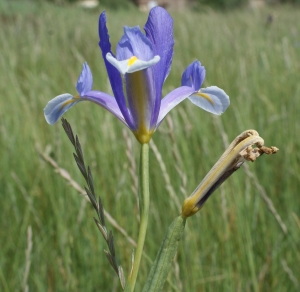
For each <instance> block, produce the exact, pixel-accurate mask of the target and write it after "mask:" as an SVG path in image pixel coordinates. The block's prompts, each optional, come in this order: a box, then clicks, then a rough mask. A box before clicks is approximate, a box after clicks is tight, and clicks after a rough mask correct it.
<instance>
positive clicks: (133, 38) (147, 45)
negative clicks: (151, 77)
mask: <svg viewBox="0 0 300 292" xmlns="http://www.w3.org/2000/svg"><path fill="white" fill-rule="evenodd" d="M132 56H136V57H137V58H138V59H140V60H143V61H149V60H151V59H152V58H153V57H154V54H153V50H152V44H151V42H150V40H149V39H148V38H147V37H146V36H145V35H144V34H143V33H142V32H141V30H140V28H139V27H138V26H135V27H128V26H125V27H124V35H123V37H122V38H121V40H120V42H119V43H118V45H117V59H118V60H119V61H122V60H126V59H129V58H131V57H132Z"/></svg>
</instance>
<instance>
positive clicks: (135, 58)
mask: <svg viewBox="0 0 300 292" xmlns="http://www.w3.org/2000/svg"><path fill="white" fill-rule="evenodd" d="M137 60H138V58H137V57H136V56H132V57H131V58H130V59H129V60H128V66H132V65H133V64H134V63H135V62H136V61H137Z"/></svg>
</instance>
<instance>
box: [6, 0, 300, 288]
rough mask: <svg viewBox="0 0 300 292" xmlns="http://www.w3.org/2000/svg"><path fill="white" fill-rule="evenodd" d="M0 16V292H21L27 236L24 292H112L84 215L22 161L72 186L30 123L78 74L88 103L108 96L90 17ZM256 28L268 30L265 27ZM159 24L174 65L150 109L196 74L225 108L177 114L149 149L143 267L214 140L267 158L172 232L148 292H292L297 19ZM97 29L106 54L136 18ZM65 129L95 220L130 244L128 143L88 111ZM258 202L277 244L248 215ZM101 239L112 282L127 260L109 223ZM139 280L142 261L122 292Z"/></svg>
mask: <svg viewBox="0 0 300 292" xmlns="http://www.w3.org/2000/svg"><path fill="white" fill-rule="evenodd" d="M0 3H1V13H0V26H1V29H0V68H1V83H0V87H1V90H0V93H1V98H0V147H1V159H0V190H1V203H0V206H1V208H0V246H1V248H0V290H1V291H5V292H8V291H21V290H22V291H23V290H24V283H23V282H24V272H25V267H26V256H25V251H26V249H27V246H28V243H27V230H28V227H29V226H31V227H32V243H33V246H32V250H31V253H30V260H31V262H30V263H31V265H30V269H29V275H28V279H27V280H26V281H25V282H26V284H27V285H28V287H29V291H109V292H110V291H120V286H119V282H118V278H117V276H116V275H114V272H113V270H112V268H111V267H110V266H109V264H108V262H107V259H106V258H105V255H104V253H103V249H105V248H106V246H105V244H104V240H103V239H102V237H101V235H100V233H99V232H98V231H97V228H96V226H95V224H94V220H93V217H94V216H95V214H94V211H93V210H92V208H91V206H90V205H89V204H84V199H82V197H80V196H79V194H78V193H77V192H76V191H75V190H73V189H72V188H71V187H70V186H68V184H67V183H66V182H65V181H64V179H63V178H61V177H60V176H59V175H57V174H56V173H55V172H54V171H53V169H52V168H51V167H50V166H49V165H48V164H47V163H46V162H45V161H44V160H43V159H41V157H40V155H39V153H38V152H37V146H38V145H39V147H40V148H41V149H43V150H45V149H47V153H49V155H50V156H51V157H52V158H53V159H55V161H56V162H57V163H58V164H59V165H60V167H62V168H64V169H66V170H67V171H68V172H69V173H70V174H71V176H72V177H73V178H74V179H75V180H76V181H77V182H78V183H79V184H80V185H82V186H83V185H84V180H83V178H82V177H81V175H80V173H79V171H78V169H77V167H76V165H75V162H74V161H73V157H72V152H73V148H72V145H71V143H70V142H69V141H68V138H67V137H66V135H65V133H64V131H63V129H62V127H61V125H60V123H57V124H56V125H55V126H49V125H48V124H47V123H46V122H45V120H44V116H43V108H44V107H45V105H46V104H47V102H48V101H49V100H50V99H51V98H53V97H55V96H56V95H58V94H61V93H64V92H70V93H75V87H74V85H75V84H76V81H77V77H78V74H79V72H80V70H81V66H82V63H83V62H84V61H87V62H88V63H89V65H90V67H91V70H92V72H93V77H94V88H95V89H99V90H102V91H105V92H111V89H110V85H109V82H108V79H107V75H106V71H105V67H104V64H103V60H102V57H101V53H100V50H99V48H98V45H97V43H98V34H97V23H98V17H99V14H100V12H101V11H102V10H103V7H100V8H97V9H96V10H92V11H87V10H83V9H79V8H78V7H75V6H72V7H58V6H51V5H49V4H45V3H40V4H33V2H24V1H21V2H16V1H6V2H4V1H3V0H2V2H0ZM269 15H272V17H273V22H272V23H267V18H268V16H269ZM172 16H173V18H174V31H175V40H176V43H175V54H174V59H173V65H172V70H171V73H170V75H169V77H168V79H167V81H166V83H165V85H164V89H163V91H164V94H166V93H168V92H169V91H170V90H172V89H174V88H176V87H178V86H179V85H180V78H181V74H182V72H183V70H184V69H185V68H186V66H187V65H188V64H190V63H191V62H192V61H193V60H194V59H196V58H197V59H199V60H200V61H201V62H202V64H203V65H204V66H205V67H206V70H207V72H206V79H205V84H204V86H210V85H217V86H219V87H221V88H223V89H224V90H225V91H226V92H227V93H228V95H229V96H230V98H231V105H230V107H229V108H228V110H227V111H226V113H225V114H224V115H222V116H221V117H214V116H212V115H211V114H209V113H206V112H204V111H202V110H201V109H199V108H196V107H194V106H193V105H192V104H191V103H190V102H189V101H188V100H186V101H184V102H183V103H182V104H180V105H179V106H178V107H176V109H174V110H173V111H172V112H171V113H170V114H169V116H168V118H167V119H166V120H165V121H164V122H163V123H162V125H161V127H160V128H159V130H158V131H157V132H156V133H155V135H154V136H153V141H154V143H155V145H156V147H157V149H158V151H159V153H160V154H161V157H162V160H163V163H164V165H165V170H164V169H163V168H162V161H158V160H157V158H156V157H157V156H156V155H155V153H154V152H153V150H151V151H150V174H151V178H150V180H151V183H150V188H151V211H150V221H149V229H148V234H147V238H146V244H145V252H146V253H147V255H148V256H150V258H152V259H154V257H155V255H156V252H157V250H158V247H159V245H160V242H161V240H162V238H163V235H164V232H165V231H166V229H167V227H168V226H169V224H170V223H171V222H172V220H173V219H174V218H175V217H176V216H177V215H178V214H180V207H179V206H178V204H177V203H176V200H174V199H173V198H172V194H173V193H174V194H175V195H176V197H177V198H178V201H179V202H180V203H181V202H183V200H184V198H186V197H187V196H188V195H189V194H190V193H191V192H192V191H193V190H194V188H195V187H196V186H197V185H198V184H199V183H200V181H201V180H202V178H203V177H204V176H205V174H206V173H207V172H208V171H209V169H210V168H211V166H212V165H213V164H214V163H215V161H216V160H217V159H218V158H219V157H220V155H221V154H222V152H223V150H224V147H225V145H224V144H226V139H228V140H229V142H230V141H231V140H233V139H234V138H235V137H236V136H237V135H238V134H239V133H241V132H242V131H244V130H247V129H256V130H257V131H258V132H259V133H260V135H261V136H262V137H263V138H264V139H265V144H266V145H267V146H271V145H274V146H277V147H278V148H279V149H280V151H279V153H278V154H276V155H275V156H272V157H271V156H266V155H264V156H263V157H261V158H260V159H259V160H258V161H256V162H255V163H254V164H251V163H248V164H247V165H248V167H249V169H250V172H251V174H253V175H254V178H253V177H252V176H251V174H250V175H249V173H247V172H246V171H245V169H244V168H242V169H241V170H239V171H238V172H237V173H235V174H234V175H233V176H232V177H231V178H229V179H228V181H226V182H225V183H224V185H222V187H221V188H220V189H219V190H217V191H216V192H215V194H214V195H213V196H212V197H211V198H210V199H209V200H208V202H207V203H206V204H205V206H204V208H203V209H202V210H201V212H199V213H197V214H196V215H195V216H193V217H191V218H189V219H188V221H187V226H186V231H185V235H184V238H183V240H182V242H181V243H180V246H179V250H178V254H177V257H176V259H175V263H174V267H173V268H172V272H171V273H170V276H169V282H168V283H166V285H165V287H164V291H188V292H189V291H191V292H194V291H280V292H282V291H299V289H300V279H299V275H300V249H299V248H300V199H299V189H300V182H299V178H300V177H299V171H300V165H299V162H300V155H299V146H300V139H299V130H300V129H299V127H300V123H299V113H300V105H299V99H300V82H299V81H300V80H299V76H300V21H299V19H300V11H299V9H295V8H293V7H269V8H266V9H264V10H259V11H252V10H247V9H245V10H243V11H239V10H238V11H236V10H235V11H228V12H226V13H221V12H213V11H210V10H205V11H204V12H202V13H197V14H196V13H192V12H188V11H186V12H182V13H175V12H173V13H172ZM107 18H108V28H109V32H110V35H111V41H112V44H113V46H115V45H116V43H117V41H118V40H119V38H120V37H121V35H122V27H123V26H124V25H130V26H133V25H137V24H139V25H140V26H141V27H143V25H144V23H145V21H146V19H147V14H146V13H142V12H139V11H137V10H134V9H132V10H128V11H107ZM65 118H67V119H68V121H69V122H70V123H71V125H72V126H73V129H74V131H75V133H77V134H78V135H79V137H80V140H81V143H82V147H83V150H84V154H85V158H86V162H87V163H88V164H89V165H90V166H91V168H92V172H93V175H94V180H95V186H96V193H97V195H99V196H101V198H102V200H103V203H104V207H105V209H106V210H107V211H108V212H109V213H110V214H111V215H112V216H114V217H115V218H116V220H117V221H118V222H119V224H120V225H121V226H122V227H123V228H125V229H126V231H127V232H128V234H129V235H130V236H131V237H133V238H134V239H135V240H136V239H137V231H138V223H137V217H138V214H139V212H138V209H137V205H136V198H135V195H134V193H135V190H134V188H133V187H132V186H134V179H135V178H134V177H133V176H132V175H131V174H130V170H134V169H135V168H136V169H135V171H137V168H138V156H139V145H138V143H137V142H136V141H135V139H134V137H133V135H132V134H131V133H130V131H129V130H128V129H125V128H124V126H123V125H122V124H121V123H120V122H119V121H118V120H117V119H116V118H114V117H113V116H112V115H111V114H109V113H108V112H106V111H105V110H103V109H101V108H100V107H97V106H95V105H94V104H90V103H82V104H80V105H78V106H76V107H75V108H73V109H72V110H71V111H70V112H68V113H67V114H65ZM124 135H125V138H124ZM130 143H131V145H132V146H131V147H129V146H128V145H129V144H130ZM152 149H153V148H152ZM126 151H127V152H129V153H130V156H131V157H132V159H133V160H132V161H131V162H130V159H129V158H128V155H127V154H126ZM166 176H168V177H169V180H170V183H168V178H166ZM166 179H167V180H166ZM256 179H257V180H258V182H259V183H257V182H256ZM264 193H266V194H267V195H268V197H269V198H270V200H271V201H272V203H273V205H274V207H275V209H276V212H277V214H278V215H279V216H280V218H281V219H282V221H283V223H284V224H285V226H286V228H287V233H284V232H283V230H282V228H281V227H280V225H279V224H278V221H277V220H276V218H275V217H274V214H273V213H271V212H270V211H269V208H268V205H267V204H266V202H265V201H264V200H263V199H262V195H263V194H264ZM108 228H109V229H112V230H113V233H114V237H115V244H116V249H117V250H116V253H117V257H118V259H119V262H120V264H121V265H122V267H123V268H124V271H125V275H126V276H127V275H128V272H129V270H130V264H131V253H132V249H133V247H132V245H131V244H130V243H129V242H128V241H127V240H126V239H125V238H124V236H123V235H122V234H120V233H119V232H118V230H116V229H114V228H112V227H111V226H110V224H109V223H108ZM27 263H28V262H27ZM149 269H150V263H149V262H148V261H147V260H145V259H144V260H143V262H142V264H141V270H140V273H139V276H138V282H137V287H136V291H141V288H142V286H143V283H144V282H145V279H146V278H147V274H148V272H149ZM170 283H172V284H170ZM24 291H25V290H24Z"/></svg>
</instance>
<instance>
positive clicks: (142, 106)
mask: <svg viewBox="0 0 300 292" xmlns="http://www.w3.org/2000/svg"><path fill="white" fill-rule="evenodd" d="M144 30H145V34H144V33H143V32H142V31H141V30H140V28H139V27H138V26H135V27H127V26H125V27H124V35H123V36H122V38H121V40H120V41H119V43H118V44H117V48H116V55H114V54H113V53H112V51H111V44H110V41H109V35H108V30H107V27H106V14H105V12H102V13H101V15H100V19H99V37H100V42H99V45H100V48H101V51H102V56H103V59H104V63H105V66H106V70H107V74H108V77H109V80H110V84H111V87H112V91H113V95H114V96H111V95H109V94H107V93H104V92H101V91H95V90H92V85H93V78H92V74H91V71H90V68H89V67H88V65H87V64H86V63H84V65H83V69H82V72H81V74H80V76H79V79H78V82H77V85H76V89H77V92H78V95H75V96H73V95H71V94H68V93H66V94H62V95H59V96H57V97H55V98H54V99H52V100H51V101H50V102H49V103H48V104H47V106H46V108H45V109H44V114H45V118H46V121H47V122H48V123H49V124H54V123H55V122H56V121H57V120H58V119H59V118H60V117H61V116H62V115H63V114H64V113H65V112H66V111H67V110H68V109H69V108H71V107H72V106H74V105H75V104H77V103H78V102H81V101H84V100H89V101H91V102H94V103H96V104H98V105H100V106H101V107H103V108H105V109H106V110H108V111H109V112H111V113H112V114H114V115H115V116H116V117H117V118H118V119H119V120H120V121H121V122H123V123H124V124H125V125H126V126H127V127H128V128H129V129H130V130H131V131H132V132H133V134H134V135H135V137H136V138H137V140H138V141H139V142H140V143H142V144H144V143H148V142H149V140H150V139H151V136H152V134H153V133H154V131H155V130H156V129H157V127H158V126H159V125H160V123H161V122H162V120H163V119H164V118H165V116H166V115H167V113H168V112H169V111H170V110H171V109H172V108H174V107H175V106H176V105H177V104H179V103H180V102H181V101H183V100H184V99H186V98H189V100H190V101H191V102H192V103H194V104H195V105H197V106H199V107H201V108H203V109H204V110H206V111H208V112H211V113H213V114H217V115H220V114H222V113H223V112H224V111H225V110H226V108H227V107H228V106H229V103H230V102H229V97H228V96H227V94H226V93H225V92H224V91H223V90H222V89H220V88H218V87H216V86H211V87H208V88H203V89H201V86H202V83H203V80H204V78H205V69H204V67H203V66H201V64H200V62H199V61H194V62H193V63H192V64H190V65H189V66H188V67H187V69H186V70H185V71H184V73H183V75H182V81H181V86H180V87H178V88H176V89H174V90H173V91H171V92H170V93H168V94H167V95H166V96H165V97H164V98H162V87H163V84H164V81H165V80H166V78H167V76H168V74H169V72H170V69H171V63H172V58H173V46H174V38H173V19H172V18H171V16H170V15H169V13H168V12H167V11H166V10H164V9H163V8H161V7H155V8H153V9H152V10H151V11H150V13H149V17H148V20H147V23H146V25H145V27H144ZM123 83H124V86H123Z"/></svg>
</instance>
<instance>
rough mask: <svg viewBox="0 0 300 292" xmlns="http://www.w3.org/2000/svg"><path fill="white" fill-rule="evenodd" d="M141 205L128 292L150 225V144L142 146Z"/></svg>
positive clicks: (140, 173)
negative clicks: (137, 236)
mask: <svg viewBox="0 0 300 292" xmlns="http://www.w3.org/2000/svg"><path fill="white" fill-rule="evenodd" d="M139 204H140V230H139V238H138V242H137V248H136V252H135V256H134V262H133V267H132V270H131V273H130V275H129V278H128V281H127V285H126V287H125V291H126V292H133V291H134V287H135V283H136V278H137V274H138V272H139V267H140V262H141V257H142V253H143V248H144V242H145V237H146V232H147V225H148V214H149V204H150V194H149V144H147V143H146V144H142V148H141V155H140V169H139Z"/></svg>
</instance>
